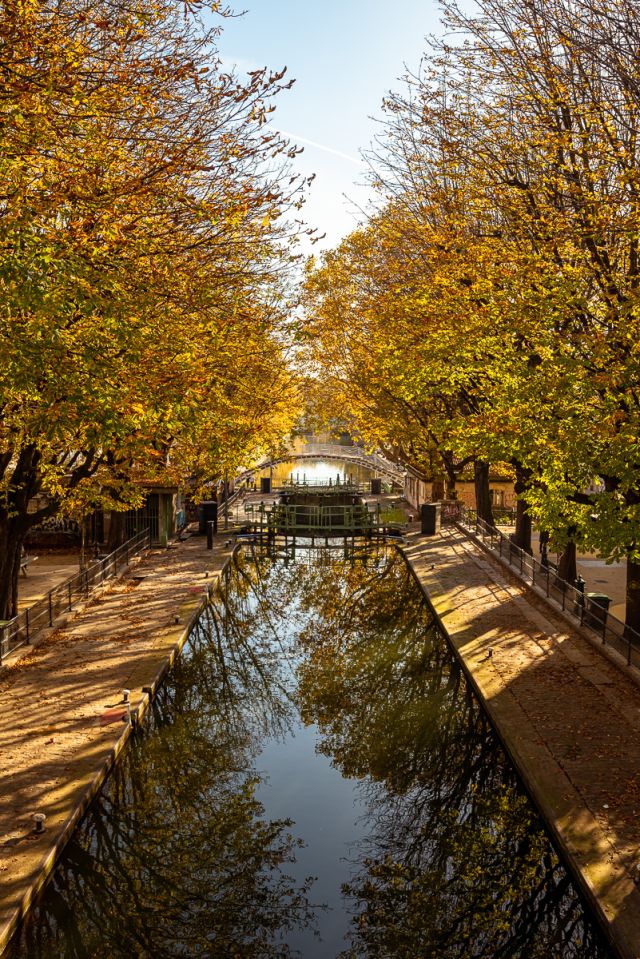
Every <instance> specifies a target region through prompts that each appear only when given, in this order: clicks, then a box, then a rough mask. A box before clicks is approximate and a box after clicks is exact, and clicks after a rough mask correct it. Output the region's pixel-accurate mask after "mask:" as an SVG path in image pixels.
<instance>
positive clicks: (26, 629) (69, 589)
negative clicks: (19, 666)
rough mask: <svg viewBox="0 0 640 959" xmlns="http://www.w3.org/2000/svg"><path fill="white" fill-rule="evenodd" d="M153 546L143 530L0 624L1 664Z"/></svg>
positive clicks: (147, 534)
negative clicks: (5, 658) (14, 651)
mask: <svg viewBox="0 0 640 959" xmlns="http://www.w3.org/2000/svg"><path fill="white" fill-rule="evenodd" d="M149 544H150V537H149V530H148V529H144V530H141V531H140V532H139V533H136V535H135V536H133V537H132V538H131V539H129V540H127V542H126V543H123V544H122V546H119V547H118V549H116V550H114V552H113V553H109V555H108V556H105V557H104V558H103V559H98V560H96V561H95V562H94V563H92V564H91V565H90V566H87V567H86V568H85V569H83V570H80V572H79V573H76V575H75V576H72V577H71V578H70V579H67V580H65V582H64V583H59V585H58V586H54V587H53V589H50V590H49V592H48V593H47V594H46V596H44V597H43V598H42V599H40V600H38V602H37V603H34V605H33V606H30V607H29V608H28V609H25V610H23V611H22V612H21V613H18V615H17V616H15V617H14V618H13V619H10V620H9V621H8V622H7V623H4V624H2V625H0V663H2V659H3V657H4V656H6V655H7V654H8V653H10V652H12V650H14V649H17V648H18V647H19V646H24V645H25V644H26V643H29V642H31V640H32V638H33V637H34V636H35V634H36V633H37V632H38V631H39V630H41V629H44V628H45V627H46V626H53V624H54V622H55V621H56V619H57V618H58V617H59V616H61V615H62V613H66V612H68V611H69V610H71V609H73V607H74V606H75V605H76V603H78V602H79V601H80V600H81V599H83V598H85V597H86V596H88V595H89V593H90V592H91V591H92V590H94V589H95V588H96V587H97V586H100V585H101V584H102V583H104V582H105V581H106V580H108V579H111V578H112V577H113V576H117V574H118V573H119V572H120V571H121V570H122V569H123V568H124V567H125V566H127V565H128V564H129V560H130V559H131V557H132V556H135V555H136V554H137V553H140V552H141V551H142V550H143V549H146V548H147V547H148V546H149Z"/></svg>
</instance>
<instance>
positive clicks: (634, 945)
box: [404, 530, 640, 959]
mask: <svg viewBox="0 0 640 959" xmlns="http://www.w3.org/2000/svg"><path fill="white" fill-rule="evenodd" d="M404 551H405V554H406V556H407V558H408V559H409V562H410V564H411V566H412V568H413V570H414V572H415V574H416V576H417V578H418V580H419V581H420V583H421V584H422V586H423V588H424V589H425V590H426V592H427V594H428V596H429V599H430V601H431V603H432V605H433V607H434V608H435V610H436V612H437V614H438V616H439V618H440V620H441V622H442V624H443V625H444V627H445V629H446V631H447V632H448V634H449V637H450V639H451V642H452V643H453V645H454V647H455V648H456V650H457V651H458V653H459V655H460V657H461V660H462V662H463V664H464V666H465V668H466V671H467V673H468V675H469V677H470V679H471V681H472V683H473V685H474V687H475V689H476V691H477V692H478V694H479V696H480V697H481V699H482V701H483V703H484V704H485V706H486V708H487V710H488V712H489V714H490V716H491V718H492V720H493V723H494V725H495V727H496V729H497V731H498V734H499V735H500V737H501V739H502V740H503V742H504V744H505V747H506V748H507V750H508V752H509V754H510V756H511V757H512V759H513V760H514V762H515V764H516V766H517V768H518V770H519V772H520V775H521V777H522V779H523V780H524V782H525V784H526V786H527V788H528V789H529V791H530V793H531V795H532V796H533V798H534V800H535V802H536V804H537V805H538V808H539V809H540V812H541V813H542V815H543V817H544V818H545V820H546V822H547V824H548V826H549V828H550V829H551V831H552V834H553V835H554V837H555V839H556V843H557V845H558V846H559V848H561V849H562V851H563V853H564V857H565V859H566V860H567V862H568V864H569V865H570V867H571V868H572V870H573V872H574V874H575V876H576V878H577V880H578V882H579V883H580V885H581V888H582V890H583V892H584V894H585V897H586V898H587V900H588V901H589V902H590V903H591V905H592V907H593V909H594V911H595V913H596V914H597V916H598V917H599V919H600V921H601V924H602V925H603V928H604V929H605V932H606V933H607V935H608V937H609V939H610V942H611V944H612V947H613V950H614V951H615V953H617V954H618V955H619V956H621V957H623V959H638V957H640V888H639V886H638V883H640V869H639V868H638V866H639V865H640V688H639V687H638V686H637V685H636V684H635V683H634V682H633V681H632V680H631V679H630V678H629V677H628V676H627V675H625V674H624V673H623V672H622V671H621V670H619V669H618V668H617V667H616V666H615V665H614V664H612V663H611V662H609V661H608V660H607V659H606V658H604V657H603V656H602V654H601V653H600V652H599V650H598V649H597V648H594V646H593V645H592V644H591V643H589V642H588V640H587V639H585V638H584V637H583V636H582V635H580V633H579V632H578V631H575V630H573V629H572V628H571V627H570V626H569V625H568V624H567V622H566V621H565V620H563V619H562V618H560V617H559V616H558V615H556V613H555V612H554V611H553V610H552V609H551V608H550V607H549V606H547V604H546V603H545V602H544V601H543V600H542V599H539V598H538V597H537V596H535V595H534V594H533V593H532V592H531V591H529V590H527V588H526V587H525V586H524V585H521V584H520V583H519V582H517V581H516V579H515V577H513V576H512V575H511V574H510V573H509V572H508V571H507V570H504V569H503V568H502V567H501V566H500V565H499V563H498V562H497V561H495V560H494V559H493V558H491V557H490V556H488V555H487V554H486V553H484V552H483V551H482V550H481V549H480V548H479V547H478V546H477V545H476V544H475V543H473V542H472V541H471V540H470V539H469V538H468V537H467V536H466V534H464V533H462V532H460V531H457V530H452V531H446V532H443V533H442V535H441V536H438V537H429V538H427V537H424V536H420V535H419V534H416V533H412V534H411V535H410V536H409V537H408V545H407V546H406V547H405V550H404Z"/></svg>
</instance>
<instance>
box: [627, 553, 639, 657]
mask: <svg viewBox="0 0 640 959" xmlns="http://www.w3.org/2000/svg"><path fill="white" fill-rule="evenodd" d="M625 624H626V625H627V626H629V627H631V629H633V630H635V631H636V633H638V634H640V562H637V561H636V560H632V559H629V558H627V593H626V609H625ZM629 638H634V637H633V635H632V634H631V633H629Z"/></svg>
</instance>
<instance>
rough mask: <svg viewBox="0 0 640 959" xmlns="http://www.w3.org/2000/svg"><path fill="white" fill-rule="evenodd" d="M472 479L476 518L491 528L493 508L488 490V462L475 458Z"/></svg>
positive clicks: (492, 524)
mask: <svg viewBox="0 0 640 959" xmlns="http://www.w3.org/2000/svg"><path fill="white" fill-rule="evenodd" d="M473 479H474V485H475V492H476V513H477V516H478V519H482V520H484V522H485V523H486V524H487V525H488V526H490V527H491V528H492V529H493V528H494V527H495V522H494V519H493V509H492V508H491V493H490V490H489V464H488V463H485V462H484V460H476V461H475V462H474V464H473Z"/></svg>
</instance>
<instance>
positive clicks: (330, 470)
mask: <svg viewBox="0 0 640 959" xmlns="http://www.w3.org/2000/svg"><path fill="white" fill-rule="evenodd" d="M377 475H379V474H377V473H376V472H375V471H374V470H372V469H370V468H369V467H367V466H362V465H360V464H358V463H355V462H354V461H353V460H352V459H349V458H348V457H346V456H345V458H344V459H322V457H318V458H317V459H300V460H295V459H292V460H289V461H288V462H286V463H278V464H277V465H275V466H273V467H272V468H271V469H263V470H262V471H261V472H259V473H258V474H257V478H258V479H259V478H260V477H261V476H271V478H272V481H273V486H274V488H278V487H280V486H284V485H285V484H288V483H291V482H292V481H293V482H294V483H308V484H309V485H310V486H311V485H313V484H314V483H320V484H325V485H326V484H327V483H328V482H329V480H331V482H332V483H336V482H338V483H345V482H351V483H364V484H368V483H370V482H371V480H372V479H373V477H374V476H377Z"/></svg>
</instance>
